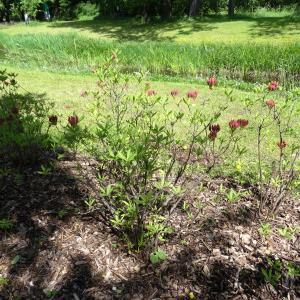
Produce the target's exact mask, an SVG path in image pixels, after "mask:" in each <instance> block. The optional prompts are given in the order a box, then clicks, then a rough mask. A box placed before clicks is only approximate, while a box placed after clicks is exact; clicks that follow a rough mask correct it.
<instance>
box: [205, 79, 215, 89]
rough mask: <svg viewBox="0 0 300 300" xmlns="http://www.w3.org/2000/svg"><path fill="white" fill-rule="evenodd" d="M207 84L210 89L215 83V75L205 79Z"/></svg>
mask: <svg viewBox="0 0 300 300" xmlns="http://www.w3.org/2000/svg"><path fill="white" fill-rule="evenodd" d="M207 84H208V86H209V88H210V89H212V87H213V86H214V85H216V84H217V79H216V77H210V78H209V79H207Z"/></svg>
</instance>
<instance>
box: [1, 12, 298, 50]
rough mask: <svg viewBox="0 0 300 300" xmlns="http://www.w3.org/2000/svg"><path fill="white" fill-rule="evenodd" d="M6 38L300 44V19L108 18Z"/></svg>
mask: <svg viewBox="0 0 300 300" xmlns="http://www.w3.org/2000/svg"><path fill="white" fill-rule="evenodd" d="M0 30H1V31H3V32H6V33H7V34H9V35H19V34H26V35H27V34H37V33H43V34H47V35H48V34H62V33H80V34H82V35H84V36H85V37H92V38H100V39H106V40H114V41H139V42H144V41H159V42H166V41H167V42H177V43H188V44H193V45H195V44H201V43H203V42H204V43H209V42H213V43H214V42H219V43H248V42H251V43H264V44H265V43H271V44H286V43H294V42H297V41H298V42H299V41H300V18H299V17H297V16H295V15H292V14H291V13H290V12H283V13H282V12H271V13H270V12H267V11H265V10H264V11H258V12H257V13H255V14H252V15H240V16H239V15H238V16H236V17H235V18H234V19H230V18H228V17H227V16H222V15H218V16H211V17H201V18H200V17H199V18H195V19H187V18H185V19H184V18H183V19H179V20H173V21H168V22H152V23H145V22H143V21H142V20H141V19H128V18H127V19H108V18H100V19H97V20H77V21H67V22H66V21H54V22H50V23H47V22H43V23H39V22H32V23H31V24H30V25H29V26H26V25H25V24H23V23H19V24H16V25H12V26H0Z"/></svg>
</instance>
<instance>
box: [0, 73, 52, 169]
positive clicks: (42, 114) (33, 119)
mask: <svg viewBox="0 0 300 300" xmlns="http://www.w3.org/2000/svg"><path fill="white" fill-rule="evenodd" d="M16 78H17V75H16V74H14V73H8V72H7V71H6V70H2V71H0V154H1V156H2V157H4V158H6V160H7V161H9V162H12V163H14V164H16V165H24V164H35V163H37V162H38V161H39V160H40V159H41V158H42V153H43V151H44V150H45V149H47V148H49V147H50V144H51V141H50V138H49V134H48V130H47V129H48V115H49V112H50V111H51V109H52V107H53V105H52V104H51V103H50V102H48V101H47V100H46V99H45V97H44V95H36V94H31V93H25V94H24V93H23V94H22V93H20V92H19V90H20V86H19V84H18V82H17V79H16Z"/></svg>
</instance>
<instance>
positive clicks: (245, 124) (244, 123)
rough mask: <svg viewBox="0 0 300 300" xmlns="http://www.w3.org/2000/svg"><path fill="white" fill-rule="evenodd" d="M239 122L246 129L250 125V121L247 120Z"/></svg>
mask: <svg viewBox="0 0 300 300" xmlns="http://www.w3.org/2000/svg"><path fill="white" fill-rule="evenodd" d="M237 121H238V122H239V124H240V126H241V127H246V126H248V124H249V121H248V120H245V119H239V120H237Z"/></svg>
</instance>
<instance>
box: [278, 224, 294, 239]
mask: <svg viewBox="0 0 300 300" xmlns="http://www.w3.org/2000/svg"><path fill="white" fill-rule="evenodd" d="M298 231H299V230H298V228H295V227H293V228H290V227H283V228H279V229H278V233H279V234H280V235H281V236H282V237H284V238H286V239H287V240H292V239H293V237H294V235H295V234H296V233H297V232H298Z"/></svg>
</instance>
